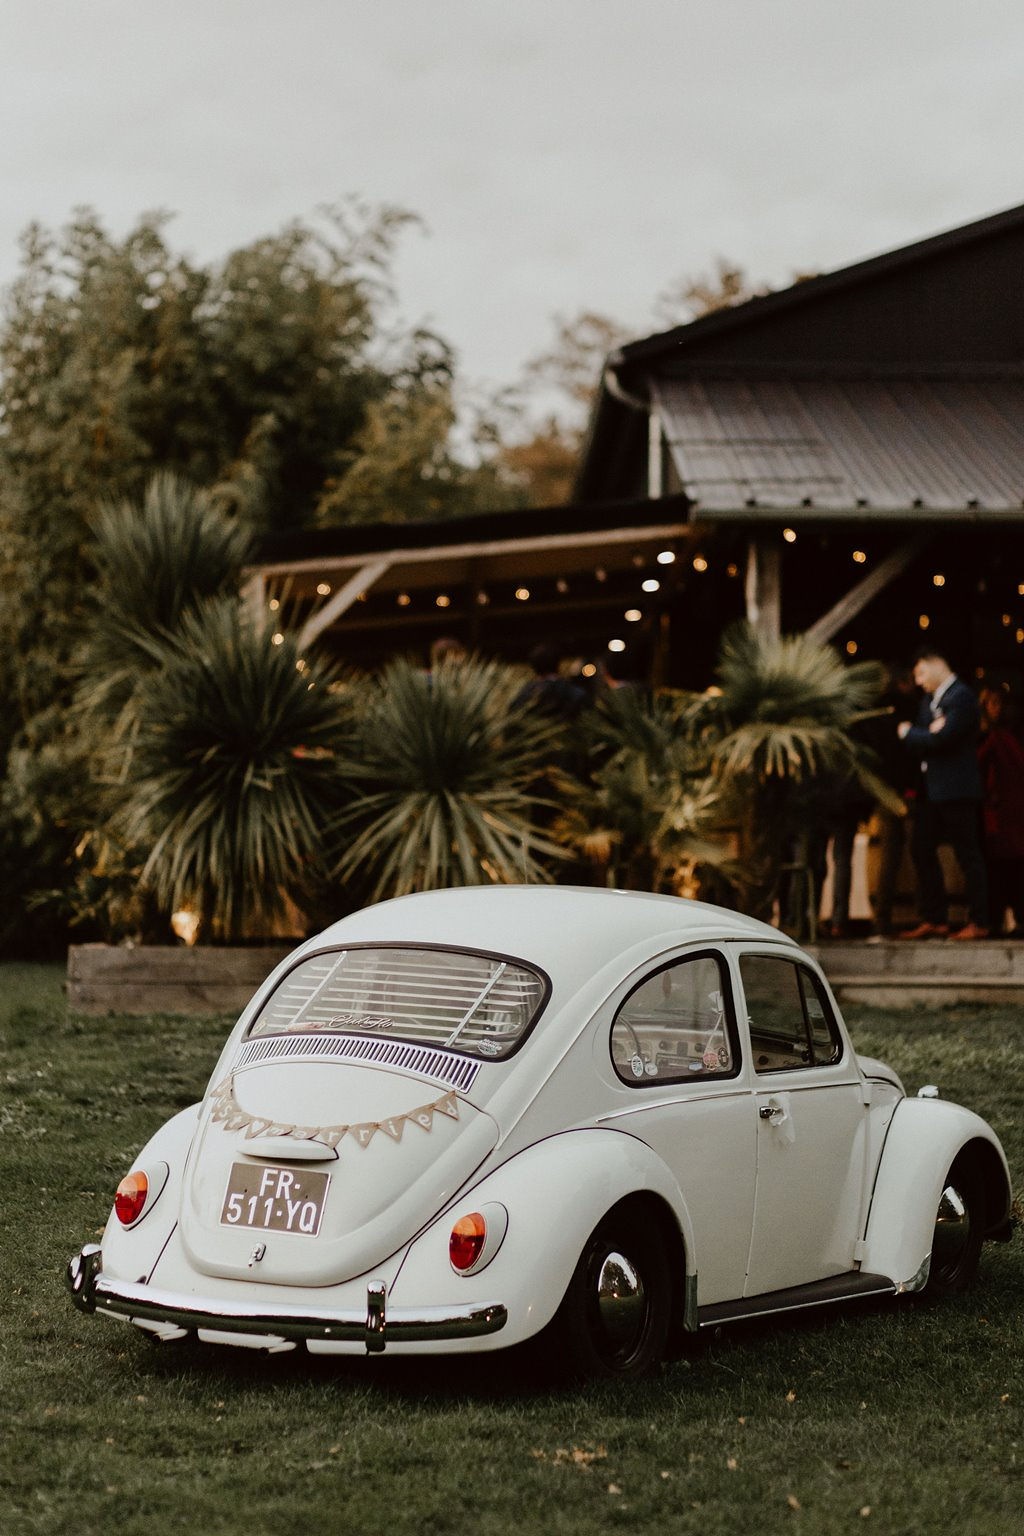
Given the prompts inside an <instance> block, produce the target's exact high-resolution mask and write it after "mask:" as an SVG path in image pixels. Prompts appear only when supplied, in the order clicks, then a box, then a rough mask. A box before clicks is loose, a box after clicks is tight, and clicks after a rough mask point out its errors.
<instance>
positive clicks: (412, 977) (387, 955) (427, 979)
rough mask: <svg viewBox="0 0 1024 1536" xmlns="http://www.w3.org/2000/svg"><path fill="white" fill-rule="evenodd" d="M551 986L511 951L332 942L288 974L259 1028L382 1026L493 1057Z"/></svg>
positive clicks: (367, 1030) (527, 1023)
mask: <svg viewBox="0 0 1024 1536" xmlns="http://www.w3.org/2000/svg"><path fill="white" fill-rule="evenodd" d="M547 993H548V984H547V979H546V977H544V976H543V975H542V974H541V973H540V972H538V971H535V970H532V969H531V968H530V967H529V966H526V965H524V964H523V963H522V961H519V960H511V959H508V958H506V957H504V956H501V955H485V954H479V953H475V952H473V951H470V950H454V949H416V948H410V947H407V946H402V947H397V946H395V947H379V948H370V947H356V948H352V949H344V950H330V951H326V952H324V953H321V954H317V955H310V956H309V957H308V958H307V959H305V960H301V961H300V962H299V964H298V965H296V966H295V967H294V968H293V969H292V970H290V971H289V972H288V973H287V974H286V975H285V976H283V977H282V978H281V980H280V982H279V983H278V985H277V987H276V988H275V989H274V991H273V992H272V993H271V995H270V997H269V998H268V999H267V1001H266V1002H265V1003H264V1005H263V1007H262V1009H261V1010H260V1012H259V1014H258V1016H257V1018H256V1020H255V1022H254V1023H253V1025H252V1026H251V1028H250V1030H249V1035H250V1037H254V1036H260V1035H280V1034H292V1033H303V1034H305V1033H310V1032H317V1031H321V1032H336V1033H338V1034H346V1035H374V1036H377V1037H383V1038H391V1039H400V1040H414V1041H416V1042H417V1044H422V1045H432V1046H442V1047H449V1048H450V1049H452V1050H457V1051H462V1052H465V1053H466V1054H467V1055H471V1056H481V1057H484V1058H485V1059H488V1060H492V1059H497V1058H499V1057H502V1056H508V1055H510V1054H511V1053H512V1052H513V1051H514V1050H515V1049H516V1047H517V1046H518V1045H519V1044H520V1042H521V1041H522V1040H523V1038H524V1036H525V1035H526V1032H527V1030H528V1029H529V1028H530V1027H531V1025H532V1024H533V1023H534V1021H535V1020H536V1018H537V1015H538V1014H539V1013H540V1010H541V1008H542V1007H543V1005H544V1002H545V1000H546V998H547Z"/></svg>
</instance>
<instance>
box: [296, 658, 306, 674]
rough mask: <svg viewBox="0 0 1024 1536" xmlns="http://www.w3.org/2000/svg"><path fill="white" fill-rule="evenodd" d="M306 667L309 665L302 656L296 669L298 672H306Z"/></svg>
mask: <svg viewBox="0 0 1024 1536" xmlns="http://www.w3.org/2000/svg"><path fill="white" fill-rule="evenodd" d="M306 667H307V663H306V662H305V661H303V659H302V657H301V656H300V657H299V659H298V661H297V662H296V663H295V670H296V672H305V670H306Z"/></svg>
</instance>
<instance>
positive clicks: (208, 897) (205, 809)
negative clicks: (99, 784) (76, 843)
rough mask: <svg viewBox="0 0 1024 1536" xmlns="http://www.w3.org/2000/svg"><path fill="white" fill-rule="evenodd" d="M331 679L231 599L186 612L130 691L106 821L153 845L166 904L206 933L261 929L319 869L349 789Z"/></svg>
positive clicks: (217, 936)
mask: <svg viewBox="0 0 1024 1536" xmlns="http://www.w3.org/2000/svg"><path fill="white" fill-rule="evenodd" d="M336 681H337V679H336V678H335V677H334V676H333V675H332V673H331V672H330V671H329V670H328V669H326V668H324V667H321V666H319V665H317V664H316V663H315V662H307V661H305V660H304V659H303V658H301V657H299V655H298V650H297V646H296V642H295V639H294V637H292V636H288V635H286V636H285V637H284V638H283V640H282V641H281V643H279V644H274V637H273V635H272V633H271V630H270V628H269V627H267V626H262V625H260V624H257V623H256V622H255V621H253V620H251V619H250V618H249V617H248V615H247V614H246V613H245V611H244V610H243V609H242V608H241V607H240V605H239V604H238V603H237V602H236V601H234V600H232V599H228V598H220V599H211V600H209V601H208V602H207V603H205V604H204V605H203V606H202V607H200V608H197V609H196V610H195V611H193V612H190V613H187V614H186V615H185V616H184V617H183V618H182V620H181V622H180V624H179V626H178V629H177V631H176V632H175V634H174V635H173V636H172V637H170V638H169V639H168V640H167V641H166V643H165V645H164V649H163V664H162V665H161V666H160V667H159V668H157V669H154V670H153V671H151V672H149V673H148V674H146V675H145V676H143V677H142V678H141V679H140V681H139V683H138V686H137V688H136V691H135V694H134V697H133V701H132V710H133V714H134V716H135V731H134V743H133V760H132V775H131V780H130V783H128V784H126V785H124V786H123V789H122V791H121V793H122V796H123V801H122V805H121V808H120V811H119V812H118V813H117V814H115V815H114V817H113V818H112V827H113V829H114V831H115V833H116V834H119V836H120V838H121V840H122V841H123V843H124V844H125V845H126V846H128V847H134V848H140V849H144V850H146V857H145V862H144V863H143V866H142V870H141V880H142V883H143V885H144V886H148V887H149V888H151V889H152V891H153V893H154V895H155V897H156V899H157V901H158V902H159V903H160V904H161V906H162V907H163V908H164V909H165V910H166V911H168V912H169V911H171V910H174V909H178V908H190V909H192V910H194V911H196V912H198V913H199V914H200V917H201V920H202V926H201V930H200V931H201V933H202V934H203V936H204V937H205V938H206V939H207V940H210V939H214V940H220V941H223V942H229V943H230V942H232V941H238V940H240V939H243V938H245V937H249V936H264V935H265V934H266V933H268V932H270V931H272V929H273V925H274V924H275V922H277V921H279V920H280V919H281V918H282V916H283V915H284V913H285V911H286V907H287V902H288V899H289V898H290V897H292V896H294V895H296V894H301V892H302V890H303V886H304V883H305V882H306V881H309V880H311V879H313V878H315V874H316V871H317V870H318V869H319V868H320V867H321V859H322V846H323V845H322V830H323V828H324V826H325V825H326V824H327V823H328V822H329V821H330V820H331V818H332V817H333V816H334V815H336V814H337V811H338V808H339V805H340V804H341V802H342V798H343V790H342V786H341V781H340V777H339V774H338V770H337V764H336V761H335V757H334V753H335V749H336V747H337V745H338V742H339V740H340V737H341V734H342V731H343V729H344V710H343V705H342V703H341V696H340V695H339V694H338V693H337V692H336V691H334V685H335V684H336Z"/></svg>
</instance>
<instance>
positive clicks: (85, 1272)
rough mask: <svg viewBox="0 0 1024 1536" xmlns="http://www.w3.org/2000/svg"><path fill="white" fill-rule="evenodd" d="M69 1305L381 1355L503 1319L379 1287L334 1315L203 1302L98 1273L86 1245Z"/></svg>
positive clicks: (489, 1307) (501, 1313)
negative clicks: (391, 1300) (390, 1297)
mask: <svg viewBox="0 0 1024 1536" xmlns="http://www.w3.org/2000/svg"><path fill="white" fill-rule="evenodd" d="M65 1280H66V1282H67V1286H68V1290H69V1291H70V1292H71V1299H72V1301H73V1302H74V1304H75V1306H76V1307H78V1308H79V1310H80V1311H82V1312H109V1313H111V1314H113V1315H115V1316H118V1317H124V1318H127V1319H128V1320H129V1321H133V1322H139V1323H143V1324H145V1323H156V1324H163V1325H165V1326H166V1327H168V1328H172V1329H177V1328H180V1329H184V1330H186V1331H195V1330H198V1329H200V1328H203V1329H209V1330H210V1331H211V1332H215V1333H221V1334H223V1333H238V1334H245V1335H248V1336H249V1337H250V1338H251V1337H252V1336H253V1335H254V1334H255V1335H262V1334H265V1335H266V1336H267V1345H268V1347H273V1345H274V1344H276V1343H277V1342H278V1341H279V1340H283V1341H288V1342H299V1341H306V1340H309V1341H318V1342H320V1343H360V1342H361V1343H363V1344H364V1345H365V1346H366V1350H367V1352H368V1353H369V1354H380V1352H381V1351H382V1350H384V1349H385V1348H386V1347H387V1345H388V1344H389V1343H391V1342H394V1343H396V1344H398V1343H409V1344H411V1343H421V1342H424V1341H428V1342H429V1341H432V1340H442V1339H471V1338H480V1337H481V1336H483V1335H485V1334H489V1333H498V1332H500V1330H501V1329H502V1328H504V1326H505V1324H506V1322H507V1321H508V1309H507V1307H505V1306H502V1305H501V1304H500V1303H499V1302H487V1303H484V1304H483V1305H481V1304H479V1303H477V1304H475V1305H470V1306H462V1307H460V1306H452V1307H391V1308H390V1309H389V1308H388V1305H387V1287H386V1286H385V1284H384V1282H383V1281H380V1280H376V1281H371V1282H370V1284H369V1285H368V1286H367V1288H366V1308H365V1311H363V1310H358V1311H357V1310H356V1309H355V1308H354V1307H352V1308H343V1309H339V1310H337V1311H331V1310H328V1309H321V1308H318V1307H300V1306H294V1305H290V1304H288V1303H281V1304H279V1305H277V1306H268V1307H263V1308H255V1307H253V1305H252V1303H251V1301H247V1302H231V1301H222V1300H218V1301H204V1300H202V1299H201V1298H196V1297H191V1296H179V1295H176V1294H175V1293H174V1292H172V1291H162V1290H159V1289H157V1287H155V1286H150V1285H138V1284H130V1283H129V1282H127V1281H124V1280H114V1279H111V1278H110V1277H108V1276H106V1275H104V1274H103V1256H102V1252H101V1250H100V1247H99V1245H98V1244H97V1243H87V1244H86V1246H85V1247H84V1248H83V1249H82V1251H81V1253H79V1254H76V1255H75V1257H74V1258H73V1259H72V1260H71V1263H70V1264H69V1265H68V1267H67V1271H66V1274H65Z"/></svg>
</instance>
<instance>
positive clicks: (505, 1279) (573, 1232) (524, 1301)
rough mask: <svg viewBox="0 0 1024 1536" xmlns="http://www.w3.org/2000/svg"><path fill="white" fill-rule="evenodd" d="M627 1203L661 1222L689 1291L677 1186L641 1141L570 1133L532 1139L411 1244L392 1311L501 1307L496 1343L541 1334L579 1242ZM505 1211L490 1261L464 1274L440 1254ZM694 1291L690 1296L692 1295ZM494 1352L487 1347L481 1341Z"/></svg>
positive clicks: (689, 1244)
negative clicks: (460, 1233)
mask: <svg viewBox="0 0 1024 1536" xmlns="http://www.w3.org/2000/svg"><path fill="white" fill-rule="evenodd" d="M630 1197H639V1198H641V1199H643V1200H644V1201H645V1203H646V1208H647V1212H648V1214H649V1216H650V1218H651V1219H653V1220H660V1221H662V1222H663V1223H665V1232H666V1237H667V1238H668V1239H669V1244H670V1256H674V1257H675V1266H674V1267H675V1270H676V1275H675V1277H674V1278H675V1280H676V1282H677V1294H678V1296H679V1297H680V1298H683V1297H684V1296H685V1295H687V1294H690V1293H693V1286H692V1282H691V1284H690V1285H687V1275H688V1274H692V1270H693V1262H694V1244H693V1229H692V1225H691V1222H690V1216H689V1212H688V1211H687V1208H686V1203H685V1201H684V1199H683V1196H682V1192H681V1191H680V1188H679V1185H678V1184H677V1183H676V1181H675V1179H674V1178H673V1176H672V1174H671V1172H670V1171H669V1169H668V1168H667V1167H666V1165H665V1164H664V1163H663V1162H662V1160H661V1159H660V1158H659V1157H658V1156H657V1155H656V1153H654V1152H652V1150H651V1149H650V1147H648V1146H647V1145H646V1144H645V1143H644V1142H642V1141H638V1140H637V1139H636V1138H635V1137H633V1136H630V1135H628V1134H626V1133H624V1132H622V1131H612V1130H582V1131H568V1132H566V1133H564V1134H563V1135H560V1136H551V1137H548V1138H547V1139H546V1140H544V1141H540V1142H535V1143H534V1145H533V1146H531V1147H528V1148H527V1149H526V1150H525V1151H524V1152H520V1153H518V1154H517V1155H516V1156H515V1157H513V1158H511V1159H510V1161H509V1162H507V1163H505V1164H503V1165H502V1166H501V1167H499V1168H496V1169H495V1170H494V1171H493V1172H491V1173H489V1174H488V1175H487V1177H486V1178H484V1179H482V1180H481V1182H480V1183H479V1184H477V1185H476V1186H475V1187H474V1188H472V1189H470V1190H469V1191H468V1192H466V1193H465V1194H463V1195H461V1196H460V1197H459V1199H458V1200H457V1201H456V1202H454V1203H453V1204H452V1205H450V1206H449V1207H448V1209H447V1210H446V1211H445V1212H444V1214H443V1215H442V1216H440V1217H438V1219H437V1220H436V1221H435V1222H434V1223H433V1224H432V1225H431V1226H430V1227H428V1228H427V1230H426V1231H425V1232H423V1233H421V1234H420V1236H419V1237H418V1238H417V1239H416V1241H415V1242H414V1243H413V1244H412V1245H411V1247H410V1249H409V1252H408V1254H407V1256H406V1259H405V1261H404V1263H403V1265H402V1268H401V1270H400V1271H399V1274H398V1276H397V1278H396V1280H395V1283H394V1286H393V1288H392V1298H393V1300H394V1303H395V1305H396V1306H404V1307H409V1306H434V1305H437V1306H442V1305H445V1304H451V1303H454V1302H455V1301H459V1302H462V1301H466V1302H475V1301H476V1300H477V1299H479V1298H485V1299H486V1301H487V1302H488V1303H489V1302H494V1301H500V1302H501V1303H503V1304H504V1305H505V1306H507V1307H508V1323H507V1325H506V1327H505V1329H504V1330H503V1332H502V1339H501V1342H502V1344H503V1345H504V1344H516V1343H519V1342H521V1341H522V1340H524V1339H527V1338H530V1337H531V1336H532V1335H534V1334H536V1333H539V1332H540V1330H541V1329H542V1328H544V1327H545V1326H546V1325H547V1324H548V1323H549V1322H550V1321H551V1319H552V1317H554V1315H555V1313H556V1311H557V1310H558V1307H559V1305H560V1303H561V1300H562V1297H563V1296H564V1295H565V1292H566V1289H567V1287H568V1285H569V1281H570V1279H571V1278H572V1273H573V1270H574V1269H575V1267H576V1263H577V1261H578V1259H579V1257H580V1254H581V1253H582V1252H583V1248H584V1245H585V1243H586V1241H587V1238H588V1237H589V1236H590V1234H591V1233H592V1232H593V1230H594V1228H595V1227H596V1226H597V1225H598V1223H599V1222H600V1221H601V1219H602V1217H604V1216H605V1215H606V1214H607V1213H608V1212H609V1211H610V1210H611V1209H612V1207H613V1206H615V1205H618V1203H619V1202H620V1201H622V1200H625V1199H628V1198H630ZM488 1204H496V1205H500V1206H503V1207H504V1208H505V1210H506V1211H507V1212H508V1227H507V1230H506V1232H505V1236H504V1238H503V1240H502V1242H501V1245H500V1247H499V1248H498V1250H497V1252H496V1254H495V1257H494V1258H493V1259H492V1260H491V1261H490V1262H489V1263H487V1264H486V1265H485V1266H484V1267H483V1268H482V1269H479V1270H477V1271H475V1272H474V1273H473V1274H472V1275H461V1274H457V1273H456V1272H455V1271H454V1270H453V1268H452V1266H451V1262H450V1260H449V1257H448V1238H449V1234H450V1233H451V1229H452V1224H453V1222H455V1221H457V1220H458V1218H459V1217H460V1216H462V1215H466V1214H468V1213H469V1212H471V1211H477V1210H480V1208H481V1207H482V1206H484V1205H488ZM694 1294H695V1293H694ZM481 1347H484V1348H486V1347H491V1348H493V1341H487V1340H483V1341H481Z"/></svg>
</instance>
